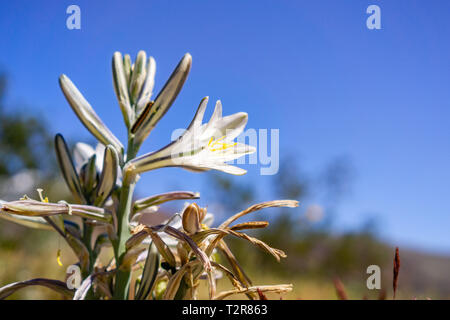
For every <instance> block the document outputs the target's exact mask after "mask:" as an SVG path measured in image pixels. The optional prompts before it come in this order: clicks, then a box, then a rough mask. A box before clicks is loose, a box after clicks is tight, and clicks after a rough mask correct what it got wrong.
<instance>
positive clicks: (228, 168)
mask: <svg viewBox="0 0 450 320" xmlns="http://www.w3.org/2000/svg"><path fill="white" fill-rule="evenodd" d="M207 103H208V97H206V98H203V100H202V101H201V102H200V105H199V107H198V109H197V113H196V114H195V117H194V119H193V120H192V122H191V124H190V125H189V127H188V128H187V130H186V131H185V132H184V133H183V134H182V135H181V136H180V137H179V138H178V139H177V140H175V141H173V142H172V143H170V144H169V145H167V146H165V147H163V148H162V149H160V150H158V151H155V152H152V153H147V154H145V155H143V156H140V157H138V158H135V159H133V160H131V161H130V162H129V163H128V164H127V170H130V171H132V172H134V173H141V172H145V171H149V170H153V169H157V168H162V167H182V168H185V169H188V170H192V171H206V170H211V169H214V170H219V171H223V172H226V173H230V174H234V175H242V174H245V173H246V172H247V171H246V170H244V169H242V168H239V167H236V166H232V165H229V164H227V163H225V162H227V161H231V160H234V159H237V158H239V157H241V156H244V155H246V154H250V153H253V152H255V151H256V148H254V147H252V146H249V145H246V144H243V143H238V142H234V141H233V140H234V139H235V138H236V137H237V136H238V135H239V134H241V133H242V131H243V130H244V128H245V125H246V124H247V120H248V115H247V113H245V112H238V113H235V114H232V115H229V116H226V117H222V104H221V102H220V101H217V103H216V107H215V109H214V113H213V115H212V116H211V118H210V120H209V122H208V123H203V124H202V121H203V116H204V114H205V109H206V105H207Z"/></svg>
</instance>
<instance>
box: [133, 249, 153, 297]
mask: <svg viewBox="0 0 450 320" xmlns="http://www.w3.org/2000/svg"><path fill="white" fill-rule="evenodd" d="M158 268H159V254H158V251H157V250H156V247H155V246H154V245H153V243H152V244H150V246H149V247H148V254H147V259H146V260H145V265H144V270H143V271H142V279H141V284H140V286H139V290H138V292H137V294H136V296H135V299H136V300H145V299H147V297H148V295H149V294H150V292H151V291H152V289H153V286H154V284H155V279H156V276H157V275H158Z"/></svg>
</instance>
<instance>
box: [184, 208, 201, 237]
mask: <svg viewBox="0 0 450 320" xmlns="http://www.w3.org/2000/svg"><path fill="white" fill-rule="evenodd" d="M201 215H202V209H200V208H199V207H198V205H197V204H196V203H192V204H190V205H189V206H187V207H186V209H184V211H183V221H182V223H183V229H184V231H186V232H187V233H189V234H194V233H197V232H198V231H200V229H201V225H200V221H201V219H200V217H201ZM203 216H204V214H203Z"/></svg>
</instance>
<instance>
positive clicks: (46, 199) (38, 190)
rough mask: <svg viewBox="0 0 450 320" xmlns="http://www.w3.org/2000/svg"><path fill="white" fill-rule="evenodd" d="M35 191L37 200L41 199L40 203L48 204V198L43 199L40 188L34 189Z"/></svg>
mask: <svg viewBox="0 0 450 320" xmlns="http://www.w3.org/2000/svg"><path fill="white" fill-rule="evenodd" d="M36 191H37V192H38V193H39V198H40V199H41V202H45V203H48V197H45V198H44V196H43V195H42V192H43V191H44V190H43V189H42V188H38V189H36Z"/></svg>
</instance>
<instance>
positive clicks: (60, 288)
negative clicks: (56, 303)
mask: <svg viewBox="0 0 450 320" xmlns="http://www.w3.org/2000/svg"><path fill="white" fill-rule="evenodd" d="M29 286H44V287H47V288H50V289H52V290H54V291H56V292H58V293H61V294H62V295H64V296H65V297H67V298H72V297H73V291H71V290H69V289H68V288H67V286H66V284H65V283H64V282H62V281H59V280H53V279H42V278H36V279H31V280H26V281H19V282H14V283H11V284H8V285H6V286H4V287H1V288H0V300H3V299H5V298H7V297H9V296H10V295H12V294H13V293H14V292H16V291H17V290H19V289H22V288H25V287H29Z"/></svg>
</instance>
